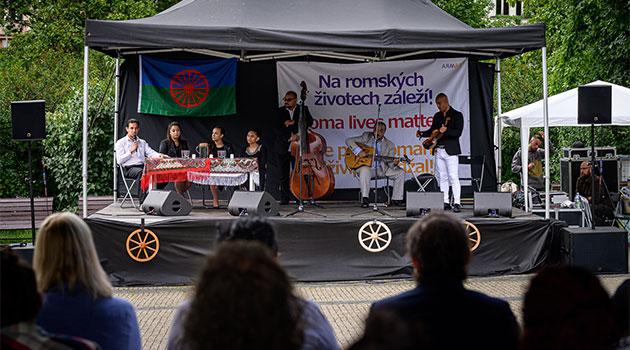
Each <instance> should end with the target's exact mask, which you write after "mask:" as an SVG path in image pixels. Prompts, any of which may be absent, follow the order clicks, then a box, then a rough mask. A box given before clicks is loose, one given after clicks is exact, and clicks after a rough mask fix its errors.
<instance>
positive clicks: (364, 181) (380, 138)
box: [346, 121, 405, 208]
mask: <svg viewBox="0 0 630 350" xmlns="http://www.w3.org/2000/svg"><path fill="white" fill-rule="evenodd" d="M386 129H387V126H386V125H385V123H383V122H382V121H379V122H378V123H376V127H375V129H374V132H370V131H367V132H364V133H363V134H361V135H360V136H357V137H350V138H348V139H346V145H347V146H348V148H349V150H350V151H352V153H354V154H355V155H356V156H357V157H359V158H362V157H370V155H368V153H367V152H366V151H365V150H364V149H362V148H361V146H360V145H359V144H362V145H364V146H368V147H375V148H376V153H375V154H376V155H379V156H384V157H389V158H394V156H395V151H396V146H395V145H394V143H393V142H391V141H390V140H388V139H387V138H386V137H385V130H386ZM375 136H376V142H374V137H375ZM356 172H357V173H358V175H359V183H360V185H361V207H363V208H367V207H368V205H369V198H368V195H369V193H370V180H371V179H372V178H374V177H376V176H378V177H383V176H386V177H388V178H390V179H392V180H394V193H392V204H393V205H394V206H403V205H404V203H403V200H402V199H403V187H404V185H405V171H404V170H403V169H402V168H401V167H399V166H398V159H391V160H379V161H374V162H372V166H371V167H370V166H362V167H360V168H358V169H356Z"/></svg>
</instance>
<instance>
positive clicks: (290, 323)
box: [169, 241, 303, 350]
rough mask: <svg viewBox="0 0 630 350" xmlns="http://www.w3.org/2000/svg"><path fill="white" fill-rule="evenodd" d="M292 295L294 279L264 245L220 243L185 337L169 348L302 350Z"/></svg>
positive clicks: (200, 285)
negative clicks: (291, 280) (290, 277)
mask: <svg viewBox="0 0 630 350" xmlns="http://www.w3.org/2000/svg"><path fill="white" fill-rule="evenodd" d="M292 295H293V289H292V287H291V282H290V281H289V277H288V276H287V274H286V273H285V272H284V270H283V269H282V268H281V267H280V266H279V265H278V263H277V262H276V259H275V258H274V257H273V255H272V253H271V251H269V249H267V248H266V247H264V246H263V245H262V244H261V243H259V242H245V241H241V242H234V243H229V244H226V243H221V244H219V245H218V246H217V250H216V251H215V253H214V254H210V255H208V258H207V259H206V263H205V266H204V267H203V270H202V272H201V275H200V278H199V281H198V282H197V285H196V287H195V292H194V296H193V299H192V300H191V301H190V304H189V308H188V312H187V313H186V315H185V316H184V317H183V318H182V319H181V321H182V323H183V333H182V334H181V337H179V342H178V343H177V344H173V343H170V341H169V348H171V349H173V348H185V349H191V350H194V349H234V350H239V349H243V350H251V349H300V348H301V346H302V336H303V331H302V324H301V322H300V319H301V314H300V312H301V310H300V308H299V306H298V305H297V304H296V303H295V299H294V298H292ZM171 334H172V333H171Z"/></svg>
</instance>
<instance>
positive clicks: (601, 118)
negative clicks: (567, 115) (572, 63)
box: [578, 85, 612, 230]
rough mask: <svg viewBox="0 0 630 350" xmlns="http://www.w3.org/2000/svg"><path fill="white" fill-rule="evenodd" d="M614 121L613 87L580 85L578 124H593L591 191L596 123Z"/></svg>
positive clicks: (592, 207) (595, 199)
mask: <svg viewBox="0 0 630 350" xmlns="http://www.w3.org/2000/svg"><path fill="white" fill-rule="evenodd" d="M611 122H612V87H611V86H610V85H585V86H580V87H578V124H591V165H592V168H591V193H595V124H610V123H611ZM596 202H597V198H596V196H593V203H592V205H591V214H592V218H593V220H592V221H591V228H592V229H593V230H594V229H595V221H596V220H595V217H596V214H595V205H596Z"/></svg>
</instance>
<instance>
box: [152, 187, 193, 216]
mask: <svg viewBox="0 0 630 350" xmlns="http://www.w3.org/2000/svg"><path fill="white" fill-rule="evenodd" d="M191 210H192V206H191V205H190V203H189V202H188V201H187V200H186V198H184V197H183V196H182V195H181V194H179V193H177V192H175V191H159V190H152V191H149V193H148V194H147V197H146V198H145V199H144V202H143V203H142V211H144V212H145V213H147V214H154V215H162V216H184V215H188V214H190V211H191Z"/></svg>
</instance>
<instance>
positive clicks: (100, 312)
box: [33, 213, 141, 350]
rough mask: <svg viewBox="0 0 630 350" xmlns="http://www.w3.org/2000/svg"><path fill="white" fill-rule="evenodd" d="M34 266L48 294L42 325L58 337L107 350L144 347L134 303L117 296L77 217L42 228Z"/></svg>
mask: <svg viewBox="0 0 630 350" xmlns="http://www.w3.org/2000/svg"><path fill="white" fill-rule="evenodd" d="M33 268H34V270H35V275H36V278H37V287H38V289H39V291H40V293H42V294H43V298H44V302H43V307H42V310H41V312H40V314H39V317H38V318H37V323H38V324H39V325H40V326H41V327H43V328H44V329H46V330H48V331H49V332H53V333H62V334H68V335H73V336H78V337H82V338H86V339H89V340H92V341H95V342H97V343H98V344H99V345H100V346H101V347H102V348H103V349H104V350H107V349H140V347H141V344H140V330H139V328H138V321H137V319H136V313H135V311H134V309H133V306H131V304H130V303H129V302H128V301H126V300H123V299H119V298H114V297H113V296H112V286H111V284H110V282H109V280H108V278H107V275H106V274H105V271H104V270H103V268H102V267H101V265H100V263H99V260H98V256H97V254H96V248H95V247H94V241H93V240H92V232H91V231H90V228H89V227H88V225H87V224H86V223H85V222H84V221H83V220H81V219H80V218H79V217H78V216H76V215H74V214H71V213H56V214H52V215H50V216H49V217H47V218H46V220H45V221H44V222H43V223H42V226H41V227H40V229H39V232H38V236H37V240H36V244H35V255H34V256H33Z"/></svg>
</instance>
